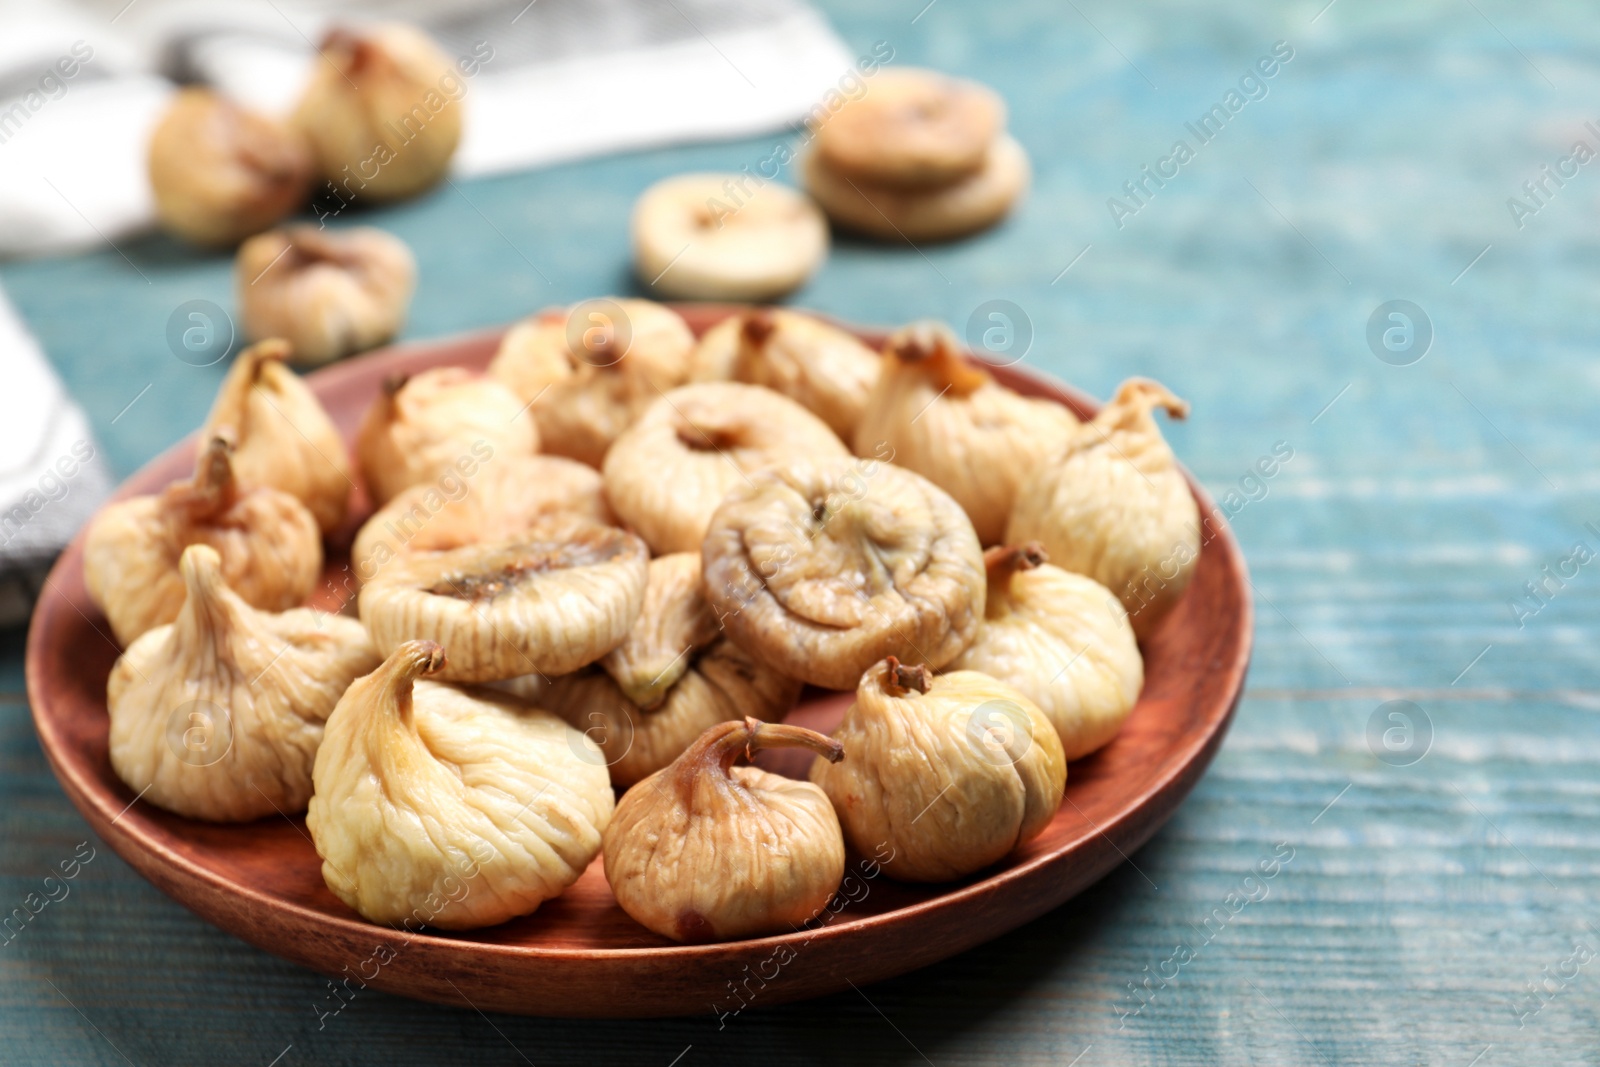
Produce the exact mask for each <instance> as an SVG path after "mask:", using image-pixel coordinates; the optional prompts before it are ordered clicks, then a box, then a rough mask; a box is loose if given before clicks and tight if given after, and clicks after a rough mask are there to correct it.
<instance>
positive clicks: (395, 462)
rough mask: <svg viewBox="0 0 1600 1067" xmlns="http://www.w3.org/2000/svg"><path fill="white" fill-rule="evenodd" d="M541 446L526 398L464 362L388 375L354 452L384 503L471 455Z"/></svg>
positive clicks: (372, 490) (479, 458)
mask: <svg viewBox="0 0 1600 1067" xmlns="http://www.w3.org/2000/svg"><path fill="white" fill-rule="evenodd" d="M537 451H539V431H538V428H537V427H536V426H535V425H534V422H533V417H532V416H531V415H529V414H528V410H527V405H526V404H524V403H522V402H521V401H520V400H518V399H517V398H516V397H515V396H513V395H512V394H511V393H510V391H508V390H507V389H506V388H505V387H504V386H502V385H501V384H500V383H499V382H497V381H494V380H493V379H491V378H486V377H484V376H483V375H481V374H474V373H473V372H472V371H469V370H466V369H464V368H461V367H434V368H432V369H431V370H425V371H423V372H422V373H421V374H415V375H403V374H402V375H396V376H394V377H392V378H390V379H388V380H387V381H386V382H384V385H383V391H382V392H381V393H380V394H379V396H378V399H377V400H376V401H374V402H373V404H372V406H371V407H370V408H368V409H367V414H366V416H365V417H364V418H363V419H362V420H361V429H360V430H359V431H358V432H357V433H356V459H357V460H358V461H359V462H360V464H361V474H362V476H363V477H364V478H365V479H366V481H367V492H368V493H370V494H371V496H372V500H373V503H374V504H377V505H378V506H380V507H381V506H382V505H384V504H387V503H388V502H389V501H390V500H391V499H392V498H393V497H394V496H395V495H396V494H397V493H399V492H400V491H401V490H403V489H409V488H410V487H411V486H413V485H422V484H424V483H427V482H430V481H433V480H434V479H436V478H438V477H439V476H440V475H442V474H444V473H445V472H446V471H448V470H449V469H450V468H451V467H453V466H454V465H455V464H456V463H458V462H461V461H464V460H466V459H471V458H474V457H475V458H476V459H477V461H478V462H483V461H484V460H487V459H488V458H489V457H490V456H491V455H499V456H502V457H503V456H517V455H522V456H527V455H532V454H533V453H535V452H537Z"/></svg>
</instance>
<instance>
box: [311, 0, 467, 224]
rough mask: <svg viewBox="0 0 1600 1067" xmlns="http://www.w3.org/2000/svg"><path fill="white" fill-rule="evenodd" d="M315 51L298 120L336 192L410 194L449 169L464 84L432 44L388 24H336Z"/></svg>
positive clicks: (371, 196) (369, 196)
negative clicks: (340, 26) (318, 57)
mask: <svg viewBox="0 0 1600 1067" xmlns="http://www.w3.org/2000/svg"><path fill="white" fill-rule="evenodd" d="M317 51H318V54H319V55H320V57H321V58H320V59H319V60H318V62H316V63H314V64H313V65H312V71H311V81H310V83H309V84H308V85H307V86H306V91H305V95H304V96H302V97H301V98H300V104H299V106H298V107H297V108H296V110H295V115H294V122H295V125H296V126H298V127H299V128H300V129H301V130H302V131H303V132H304V133H305V135H306V137H307V138H308V139H309V140H310V142H311V145H312V148H313V151H314V153H315V155H316V158H317V164H318V166H319V168H320V169H321V171H322V176H323V177H324V178H326V179H327V180H328V182H329V183H330V184H332V185H335V186H337V187H338V189H340V190H341V193H340V196H341V199H342V198H343V197H345V196H350V197H353V198H355V199H358V200H394V199H397V198H399V197H404V196H413V195H415V194H417V193H420V192H422V191H423V190H424V189H427V188H429V187H430V186H432V185H434V184H435V183H436V182H438V181H439V180H440V179H441V178H443V177H444V176H445V172H446V171H448V170H449V169H450V157H451V156H453V155H455V151H456V144H457V143H458V142H459V141H460V140H461V110H462V108H461V105H460V103H459V101H460V98H461V96H462V94H463V93H464V92H465V91H466V86H465V84H464V83H463V82H462V81H461V78H460V77H459V76H458V75H457V73H456V70H455V66H454V64H452V63H451V62H450V58H449V57H448V56H446V55H445V54H444V53H443V52H441V51H440V50H439V48H438V46H437V45H435V44H434V43H433V42H432V41H431V40H429V39H428V37H427V36H426V35H425V34H423V33H422V32H421V31H420V30H416V29H413V28H412V27H410V26H406V25H403V24H401V23H386V24H383V25H377V26H370V27H365V28H362V29H359V30H356V29H346V28H340V29H334V30H332V31H330V32H329V33H328V35H327V36H326V37H324V38H323V39H322V47H321V48H319V49H318V50H317Z"/></svg>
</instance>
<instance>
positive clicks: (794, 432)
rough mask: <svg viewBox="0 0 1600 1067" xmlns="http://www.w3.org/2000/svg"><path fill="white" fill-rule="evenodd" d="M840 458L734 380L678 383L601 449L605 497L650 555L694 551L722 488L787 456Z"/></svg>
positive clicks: (769, 400) (816, 434)
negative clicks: (607, 447)
mask: <svg viewBox="0 0 1600 1067" xmlns="http://www.w3.org/2000/svg"><path fill="white" fill-rule="evenodd" d="M797 455H798V456H810V457H814V458H828V457H834V456H839V457H848V456H849V455H850V451H849V449H847V448H845V446H844V443H843V442H842V441H840V440H839V438H838V436H837V435H835V434H834V432H833V431H832V430H830V429H828V427H827V425H826V424H825V423H824V422H823V421H822V420H821V419H819V418H817V417H816V416H815V415H813V414H811V412H809V411H807V410H806V409H805V408H803V407H801V406H800V405H799V404H796V403H795V402H794V401H792V400H788V399H786V398H784V397H781V396H779V395H778V394H777V393H774V392H773V391H772V390H770V389H762V388H759V387H758V386H754V385H741V384H739V383H737V382H700V383H698V384H695V385H684V386H679V387H678V388H677V389H674V390H672V391H671V392H670V393H667V394H666V395H664V396H662V397H661V398H660V399H659V400H657V401H656V402H655V403H654V404H652V405H650V407H648V408H647V409H645V413H644V414H643V415H641V416H640V417H639V420H638V421H637V422H635V423H634V424H633V425H632V426H630V427H628V428H627V429H626V430H624V431H623V432H622V435H621V436H620V437H618V438H617V440H616V443H615V444H613V445H612V446H611V450H610V451H609V452H607V453H606V459H605V465H604V467H603V468H602V469H603V471H604V473H605V485H606V496H607V497H608V498H609V499H610V501H611V504H612V506H613V507H615V508H616V509H617V514H618V515H620V516H621V517H622V519H623V520H624V521H625V522H626V523H627V524H628V525H629V526H631V527H633V528H634V529H635V530H637V531H638V532H639V536H641V537H643V538H644V539H645V543H646V544H648V545H649V546H650V548H651V549H652V550H653V551H656V552H698V551H699V549H700V542H701V541H703V540H705V536H706V524H707V523H709V522H710V521H711V513H712V512H714V511H716V510H717V505H718V504H720V503H722V498H723V497H725V496H727V495H728V490H729V489H732V488H733V487H734V486H735V485H739V484H742V483H743V482H744V481H745V479H746V478H748V477H749V475H750V474H751V473H752V472H754V471H758V470H760V469H761V468H763V467H766V466H768V465H770V464H772V463H776V462H780V461H782V460H785V459H787V458H789V457H790V456H797Z"/></svg>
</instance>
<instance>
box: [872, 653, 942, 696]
mask: <svg viewBox="0 0 1600 1067" xmlns="http://www.w3.org/2000/svg"><path fill="white" fill-rule="evenodd" d="M883 682H884V685H885V686H886V687H887V688H889V689H898V690H899V691H900V692H901V693H904V692H906V691H907V690H909V689H915V690H916V691H917V692H919V693H926V692H927V691H928V690H929V689H932V688H933V673H932V672H931V671H929V670H928V668H927V667H925V666H924V665H922V664H920V663H918V664H917V665H915V666H910V665H908V664H905V663H901V662H900V659H899V657H897V656H890V657H889V658H888V659H886V660H884V678H883ZM895 695H898V694H895Z"/></svg>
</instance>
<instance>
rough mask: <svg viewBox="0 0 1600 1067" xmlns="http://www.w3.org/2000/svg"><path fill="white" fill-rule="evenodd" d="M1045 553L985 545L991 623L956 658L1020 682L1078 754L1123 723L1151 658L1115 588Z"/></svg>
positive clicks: (1066, 746)
mask: <svg viewBox="0 0 1600 1067" xmlns="http://www.w3.org/2000/svg"><path fill="white" fill-rule="evenodd" d="M1045 559H1046V556H1045V552H1044V550H1043V549H1042V548H1040V547H1039V545H1038V544H1036V543H1035V544H1028V545H1017V546H1010V547H1007V546H1000V547H996V548H991V549H990V550H989V551H988V552H987V553H985V555H984V561H985V562H986V563H987V564H988V567H989V596H988V600H987V604H986V606H985V608H984V619H983V625H982V626H980V627H978V638H977V640H976V641H974V642H973V643H972V644H971V645H970V646H969V647H968V648H967V650H966V651H965V652H963V653H961V655H960V656H958V657H957V658H956V660H955V662H954V663H952V664H951V665H950V666H951V668H952V669H954V670H973V671H982V672H983V673H985V674H987V675H990V676H991V677H994V678H998V679H999V680H1000V681H1002V682H1005V683H1006V684H1007V685H1010V686H1014V687H1016V689H1017V690H1018V691H1020V692H1021V693H1022V694H1023V695H1024V696H1026V697H1027V698H1028V699H1029V700H1032V701H1033V702H1034V703H1035V704H1037V705H1038V706H1039V710H1040V711H1042V712H1044V714H1045V718H1047V719H1049V720H1050V722H1051V724H1052V725H1054V726H1055V728H1056V733H1057V734H1059V735H1060V737H1061V747H1062V749H1063V751H1064V752H1065V754H1066V758H1067V759H1069V760H1075V759H1078V758H1079V757H1081V756H1087V755H1088V754H1089V753H1091V752H1093V751H1094V750H1095V749H1097V748H1100V747H1101V746H1102V745H1104V744H1106V742H1108V741H1110V740H1111V739H1112V738H1113V737H1115V736H1116V733H1117V731H1118V730H1119V729H1121V727H1122V724H1123V722H1124V721H1125V720H1126V719H1127V718H1128V714H1129V712H1131V711H1133V705H1134V704H1135V703H1136V702H1137V701H1138V699H1139V690H1140V688H1141V687H1143V685H1144V660H1143V659H1142V658H1141V657H1140V655H1139V643H1138V641H1137V639H1136V638H1135V637H1134V636H1133V627H1132V625H1130V624H1129V622H1128V615H1127V612H1125V611H1123V610H1122V606H1121V605H1120V604H1119V603H1117V599H1116V598H1115V597H1114V596H1112V595H1111V592H1110V590H1108V589H1107V588H1106V587H1105V586H1103V585H1101V584H1100V583H1099V582H1097V581H1095V580H1094V579H1093V578H1086V577H1084V576H1083V575H1081V574H1073V573H1071V572H1069V571H1064V570H1062V569H1061V568H1060V567H1056V566H1052V565H1051V564H1049V563H1047V562H1045Z"/></svg>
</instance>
